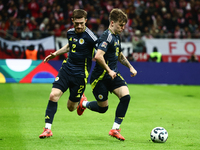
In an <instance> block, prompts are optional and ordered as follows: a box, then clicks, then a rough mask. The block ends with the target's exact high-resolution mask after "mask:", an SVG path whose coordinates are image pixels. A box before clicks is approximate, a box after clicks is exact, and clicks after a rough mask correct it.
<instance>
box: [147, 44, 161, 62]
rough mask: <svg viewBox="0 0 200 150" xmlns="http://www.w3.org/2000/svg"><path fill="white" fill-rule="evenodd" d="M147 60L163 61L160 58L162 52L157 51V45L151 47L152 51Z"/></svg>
mask: <svg viewBox="0 0 200 150" xmlns="http://www.w3.org/2000/svg"><path fill="white" fill-rule="evenodd" d="M148 61H149V62H157V63H160V62H162V61H163V60H162V54H161V53H160V52H158V48H157V47H154V48H153V52H151V54H150V56H149V59H148Z"/></svg>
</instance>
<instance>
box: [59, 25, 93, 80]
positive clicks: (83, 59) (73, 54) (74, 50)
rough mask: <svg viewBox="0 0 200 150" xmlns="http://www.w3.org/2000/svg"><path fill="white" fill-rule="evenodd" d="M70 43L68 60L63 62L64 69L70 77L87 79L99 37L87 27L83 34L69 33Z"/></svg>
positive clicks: (70, 31)
mask: <svg viewBox="0 0 200 150" xmlns="http://www.w3.org/2000/svg"><path fill="white" fill-rule="evenodd" d="M67 38H68V41H69V48H70V51H69V54H68V58H67V59H66V60H64V61H63V64H62V69H63V70H64V71H65V72H66V73H67V74H69V75H72V76H75V77H82V78H87V77H88V76H89V72H90V69H91V65H92V57H93V54H94V50H95V48H96V47H95V46H96V44H97V37H96V36H95V35H94V33H93V32H92V31H91V30H90V29H89V28H87V27H86V29H85V31H84V32H82V33H75V29H74V28H72V29H69V30H68V31H67Z"/></svg>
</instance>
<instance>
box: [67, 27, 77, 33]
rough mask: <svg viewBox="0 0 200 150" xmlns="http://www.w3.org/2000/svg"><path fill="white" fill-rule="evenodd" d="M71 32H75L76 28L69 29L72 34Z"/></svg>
mask: <svg viewBox="0 0 200 150" xmlns="http://www.w3.org/2000/svg"><path fill="white" fill-rule="evenodd" d="M70 33H75V28H71V29H69V30H68V31H67V34H70Z"/></svg>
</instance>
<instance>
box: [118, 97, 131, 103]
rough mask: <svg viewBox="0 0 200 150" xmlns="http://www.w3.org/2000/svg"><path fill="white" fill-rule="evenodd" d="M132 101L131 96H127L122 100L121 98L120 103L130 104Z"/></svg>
mask: <svg viewBox="0 0 200 150" xmlns="http://www.w3.org/2000/svg"><path fill="white" fill-rule="evenodd" d="M130 99H131V96H130V95H125V96H123V97H122V98H120V102H121V103H129V101H130Z"/></svg>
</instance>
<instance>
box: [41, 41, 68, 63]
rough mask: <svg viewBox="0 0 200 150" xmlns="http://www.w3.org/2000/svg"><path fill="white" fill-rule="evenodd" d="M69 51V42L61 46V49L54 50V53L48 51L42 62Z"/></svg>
mask: <svg viewBox="0 0 200 150" xmlns="http://www.w3.org/2000/svg"><path fill="white" fill-rule="evenodd" d="M68 51H69V44H66V45H65V46H63V47H62V48H61V49H59V50H57V51H55V52H54V53H50V54H49V55H48V56H47V57H46V58H45V59H44V63H45V62H48V61H49V60H50V59H53V58H55V57H56V56H58V55H61V54H64V53H67V52H68Z"/></svg>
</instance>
